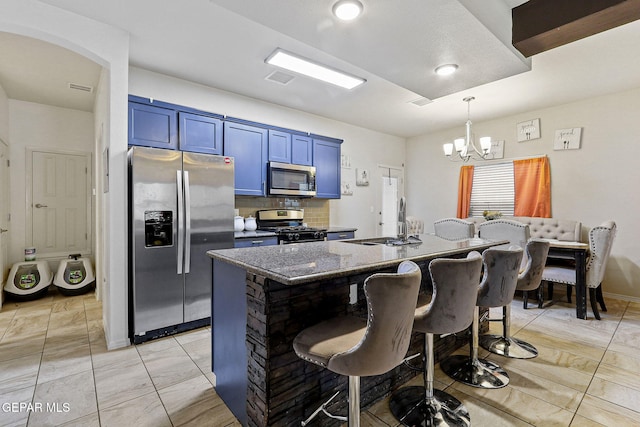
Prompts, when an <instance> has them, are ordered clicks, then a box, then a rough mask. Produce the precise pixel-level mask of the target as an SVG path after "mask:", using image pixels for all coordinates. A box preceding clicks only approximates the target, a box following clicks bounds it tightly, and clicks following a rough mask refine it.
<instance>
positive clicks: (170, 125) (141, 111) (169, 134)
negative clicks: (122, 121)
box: [129, 102, 178, 150]
mask: <svg viewBox="0 0 640 427" xmlns="http://www.w3.org/2000/svg"><path fill="white" fill-rule="evenodd" d="M176 131H177V119H176V112H175V110H171V109H168V108H162V107H158V106H155V105H147V104H139V103H137V102H129V145H142V146H144V147H156V148H169V149H172V150H175V149H177V148H178V135H177V132H176Z"/></svg>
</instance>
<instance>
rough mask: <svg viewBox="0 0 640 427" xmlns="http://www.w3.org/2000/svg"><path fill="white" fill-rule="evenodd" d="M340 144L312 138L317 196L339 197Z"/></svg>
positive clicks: (322, 197) (324, 197) (323, 197)
mask: <svg viewBox="0 0 640 427" xmlns="http://www.w3.org/2000/svg"><path fill="white" fill-rule="evenodd" d="M340 144H341V143H340V142H335V141H327V140H323V139H315V138H314V139H313V165H314V166H315V167H316V197H317V198H320V199H339V198H340Z"/></svg>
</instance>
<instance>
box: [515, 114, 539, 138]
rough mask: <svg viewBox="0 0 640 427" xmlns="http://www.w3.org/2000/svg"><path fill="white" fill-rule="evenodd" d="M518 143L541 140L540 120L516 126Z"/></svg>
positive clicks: (528, 121)
mask: <svg viewBox="0 0 640 427" xmlns="http://www.w3.org/2000/svg"><path fill="white" fill-rule="evenodd" d="M516 130H517V132H518V142H524V141H530V140H532V139H538V138H540V119H533V120H527V121H526V122H520V123H518V124H517V126H516Z"/></svg>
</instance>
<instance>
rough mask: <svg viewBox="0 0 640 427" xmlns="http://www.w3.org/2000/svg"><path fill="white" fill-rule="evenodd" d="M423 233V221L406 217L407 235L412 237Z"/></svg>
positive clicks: (413, 217)
mask: <svg viewBox="0 0 640 427" xmlns="http://www.w3.org/2000/svg"><path fill="white" fill-rule="evenodd" d="M423 233H424V221H423V220H421V219H420V218H416V217H415V216H408V217H407V234H408V235H409V236H413V235H416V234H423Z"/></svg>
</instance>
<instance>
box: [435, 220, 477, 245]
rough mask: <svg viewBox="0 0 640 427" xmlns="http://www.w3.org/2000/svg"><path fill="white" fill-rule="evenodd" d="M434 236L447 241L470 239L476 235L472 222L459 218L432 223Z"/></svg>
mask: <svg viewBox="0 0 640 427" xmlns="http://www.w3.org/2000/svg"><path fill="white" fill-rule="evenodd" d="M433 228H434V230H435V233H436V236H438V237H442V238H443V239H447V240H461V239H470V238H471V237H473V236H474V235H475V234H476V228H475V225H473V223H472V222H469V221H465V220H463V219H459V218H443V219H439V220H437V221H435V222H434V223H433Z"/></svg>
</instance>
